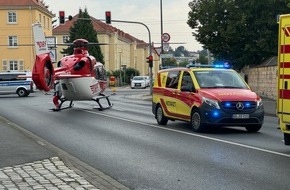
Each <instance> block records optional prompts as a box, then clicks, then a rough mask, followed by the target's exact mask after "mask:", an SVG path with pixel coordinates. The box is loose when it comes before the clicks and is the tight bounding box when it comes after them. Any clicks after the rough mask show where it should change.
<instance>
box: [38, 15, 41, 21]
mask: <svg viewBox="0 0 290 190" xmlns="http://www.w3.org/2000/svg"><path fill="white" fill-rule="evenodd" d="M38 17H39V23H41V14H39V15H38Z"/></svg>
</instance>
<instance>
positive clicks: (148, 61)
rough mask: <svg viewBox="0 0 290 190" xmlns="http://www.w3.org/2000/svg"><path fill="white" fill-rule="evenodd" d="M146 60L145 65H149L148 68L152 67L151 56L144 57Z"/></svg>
mask: <svg viewBox="0 0 290 190" xmlns="http://www.w3.org/2000/svg"><path fill="white" fill-rule="evenodd" d="M146 59H147V61H146V62H147V63H149V67H153V56H152V55H149V56H148V57H146Z"/></svg>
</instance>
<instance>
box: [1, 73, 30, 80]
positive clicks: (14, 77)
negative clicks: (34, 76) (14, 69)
mask: <svg viewBox="0 0 290 190" xmlns="http://www.w3.org/2000/svg"><path fill="white" fill-rule="evenodd" d="M18 75H21V74H0V81H16V80H26V79H25V78H18Z"/></svg>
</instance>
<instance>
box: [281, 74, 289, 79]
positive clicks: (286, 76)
mask: <svg viewBox="0 0 290 190" xmlns="http://www.w3.org/2000/svg"><path fill="white" fill-rule="evenodd" d="M280 79H290V75H280Z"/></svg>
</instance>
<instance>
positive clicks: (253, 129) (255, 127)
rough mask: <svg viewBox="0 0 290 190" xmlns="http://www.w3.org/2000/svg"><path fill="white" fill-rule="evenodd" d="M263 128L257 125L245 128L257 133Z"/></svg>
mask: <svg viewBox="0 0 290 190" xmlns="http://www.w3.org/2000/svg"><path fill="white" fill-rule="evenodd" d="M261 127H262V125H261V124H257V125H249V126H246V127H245V128H246V129H247V131H248V132H250V133H255V132H258V131H259V130H260V129H261Z"/></svg>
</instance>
